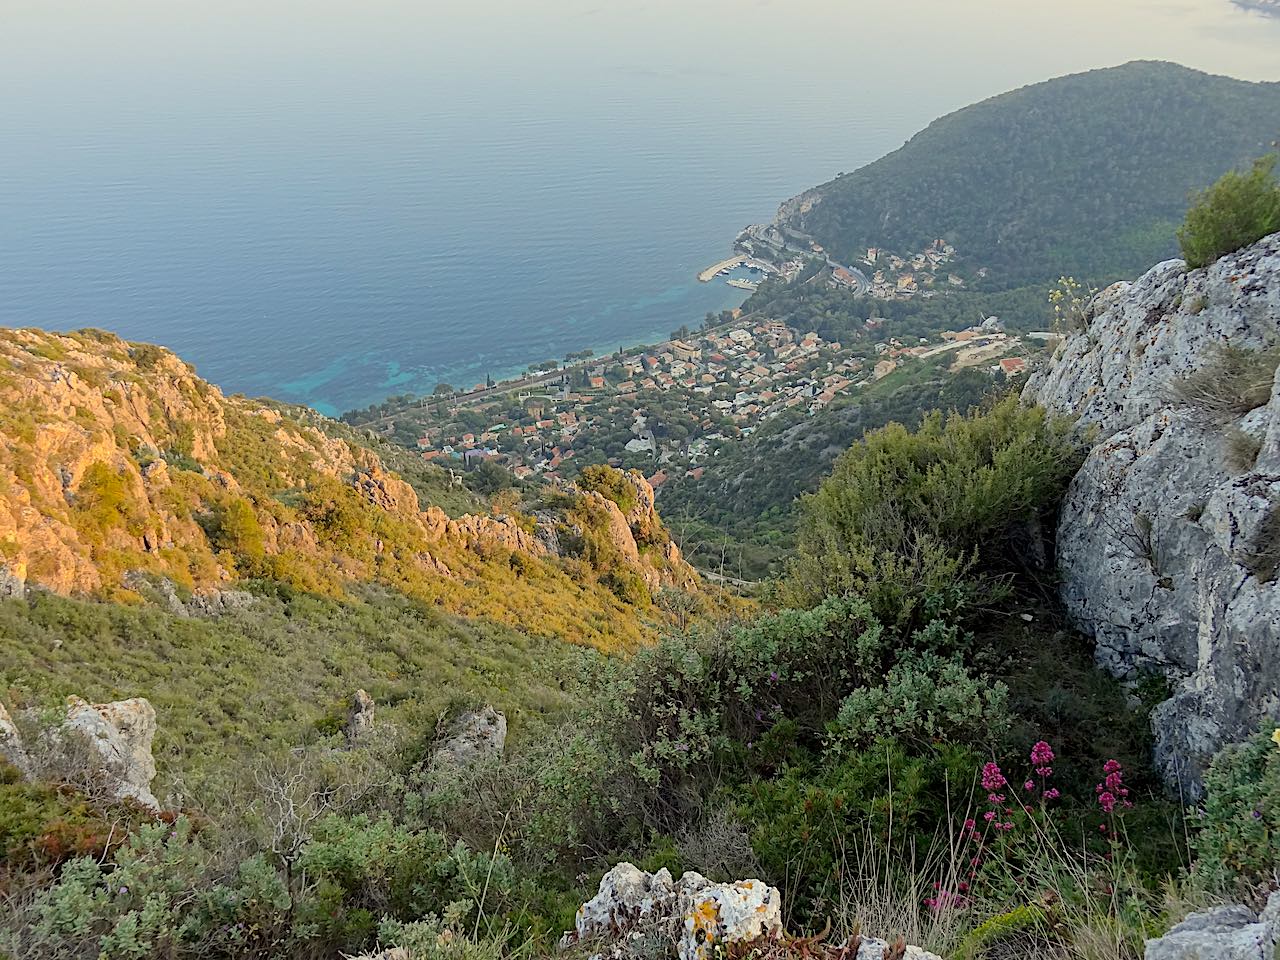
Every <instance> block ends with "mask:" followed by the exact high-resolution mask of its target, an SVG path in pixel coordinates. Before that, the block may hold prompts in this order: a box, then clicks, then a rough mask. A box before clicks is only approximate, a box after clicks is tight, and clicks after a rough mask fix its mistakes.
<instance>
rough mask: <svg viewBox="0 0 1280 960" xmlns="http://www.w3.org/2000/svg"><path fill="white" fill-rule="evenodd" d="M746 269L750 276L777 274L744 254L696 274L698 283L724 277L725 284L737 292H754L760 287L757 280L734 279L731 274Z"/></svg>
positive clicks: (771, 268)
mask: <svg viewBox="0 0 1280 960" xmlns="http://www.w3.org/2000/svg"><path fill="white" fill-rule="evenodd" d="M744 268H745V269H746V270H747V271H749V272H750V273H752V274H756V275H764V276H767V275H768V274H770V273H777V269H776V268H775V267H774V266H773V265H772V264H769V263H766V262H765V261H763V260H757V259H756V258H755V257H751V256H747V255H745V254H738V255H737V256H733V257H730V258H729V259H727V260H721V261H720V262H719V263H713V264H712V265H711V266H709V267H707V269H705V270H703V271H702V272H701V273H699V274H698V282H699V283H710V282H711V281H712V280H714V279H716V278H717V277H724V278H725V283H727V284H728V285H729V286H731V287H736V288H737V289H739V290H754V289H756V287H758V286H759V285H760V283H759V280H754V279H751V278H750V277H741V276H739V277H735V276H733V275H732V274H733V273H734V271H736V270H739V269H744Z"/></svg>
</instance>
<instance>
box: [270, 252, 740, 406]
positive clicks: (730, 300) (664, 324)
mask: <svg viewBox="0 0 1280 960" xmlns="http://www.w3.org/2000/svg"><path fill="white" fill-rule="evenodd" d="M734 259H735V260H737V259H745V258H742V257H740V256H739V257H735V258H734ZM720 286H723V287H724V288H725V295H724V296H723V297H722V298H721V299H722V301H723V302H724V304H725V305H724V306H721V307H719V309H713V310H711V311H710V312H713V313H716V314H719V313H721V312H723V311H724V310H736V309H739V308H740V307H741V306H742V304H743V303H745V302H746V301H747V300H748V299H749V298H750V296H751V292H752V291H749V290H744V289H739V288H734V287H730V286H729V285H728V284H727V283H726V284H721V285H720ZM703 287H704V285H703V284H697V285H695V287H694V288H695V289H698V288H703ZM656 299H660V298H656ZM704 317H705V312H703V313H694V312H683V313H679V314H674V315H672V316H670V317H667V318H664V319H662V320H661V321H655V322H654V323H653V324H652V325H646V326H645V327H643V328H640V329H636V328H634V327H633V328H632V329H631V330H629V331H628V332H627V333H626V334H625V335H623V336H620V337H613V338H610V339H607V340H602V339H601V338H600V337H599V335H598V334H590V335H589V336H588V337H584V338H583V339H582V340H579V341H576V342H575V343H574V344H571V345H567V346H564V347H563V348H562V349H560V350H559V351H558V352H559V354H560V355H559V357H555V356H551V355H548V354H541V355H536V356H535V355H530V356H526V357H525V358H522V359H521V360H520V361H519V362H511V363H504V364H494V365H492V366H491V367H489V366H486V367H485V368H484V369H483V372H481V367H480V366H478V365H476V364H474V363H472V364H466V365H461V364H459V365H456V366H454V367H452V368H449V367H445V368H442V369H441V370H440V371H439V372H438V373H436V374H435V375H434V377H421V378H419V377H412V378H405V379H404V382H403V383H402V384H399V385H397V387H395V388H391V389H388V390H387V391H386V392H385V393H383V394H381V395H380V396H379V398H378V399H376V400H373V401H371V402H370V403H366V404H364V405H363V406H347V405H344V406H343V407H342V408H341V409H337V408H336V407H335V406H334V405H332V404H329V403H325V402H323V401H312V400H306V399H303V400H293V401H289V402H294V403H299V404H301V405H304V406H309V407H312V408H313V409H316V410H317V411H319V412H320V413H322V414H324V415H325V416H328V417H332V418H333V419H342V418H343V417H344V416H346V415H347V414H349V413H355V412H357V411H359V410H364V409H368V408H369V407H370V406H378V405H379V404H382V403H385V402H387V400H389V399H390V398H391V397H394V396H398V395H400V394H403V393H413V394H415V395H416V396H420V397H421V396H428V395H430V393H431V391H432V390H433V389H434V388H435V387H436V385H438V384H440V383H449V384H451V385H452V386H454V387H455V388H457V390H456V393H455V394H454V395H455V396H456V397H457V398H458V399H459V400H465V399H467V398H470V397H473V396H477V395H478V394H477V393H476V391H475V390H474V389H473V388H474V387H475V386H476V385H478V383H479V381H480V380H482V379H483V378H484V377H485V375H486V374H488V375H489V376H490V377H492V379H493V384H494V386H493V389H494V390H495V391H497V392H501V391H502V390H503V389H507V390H509V389H512V388H513V387H515V386H518V385H520V384H521V383H524V382H526V381H527V382H530V383H534V382H541V381H542V380H544V379H549V378H553V377H555V376H558V375H559V374H560V373H563V372H564V371H566V370H573V369H575V368H576V367H578V366H581V365H583V364H589V363H595V362H599V359H600V358H601V357H607V356H610V355H612V354H615V353H617V352H618V350H619V349H622V350H623V351H624V352H629V351H635V350H640V349H642V348H645V347H656V346H658V345H660V344H663V343H668V342H670V339H671V337H670V334H671V331H672V330H673V329H675V328H678V327H679V326H680V325H681V324H686V325H688V326H689V327H690V328H691V329H696V328H697V327H699V326H700V325H701V323H702V320H703V318H704ZM583 350H591V351H592V355H591V357H589V358H586V359H584V360H583V361H581V362H572V363H564V362H563V357H564V356H566V355H568V354H572V353H580V352H581V351H583ZM552 359H556V360H559V361H561V366H560V367H558V368H557V369H556V370H553V371H548V376H544V375H543V374H537V375H535V376H533V377H531V376H529V375H528V374H527V373H526V371H527V370H528V369H529V367H530V365H532V364H536V363H540V362H545V361H549V360H552ZM462 373H470V374H471V375H468V376H465V377H464V376H462V375H461V374H462ZM486 394H487V391H485V392H484V393H482V394H479V395H486Z"/></svg>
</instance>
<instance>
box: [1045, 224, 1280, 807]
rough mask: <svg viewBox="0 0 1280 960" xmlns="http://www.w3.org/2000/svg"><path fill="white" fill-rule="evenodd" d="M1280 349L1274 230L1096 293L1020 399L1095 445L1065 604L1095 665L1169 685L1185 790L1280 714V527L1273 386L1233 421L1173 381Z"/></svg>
mask: <svg viewBox="0 0 1280 960" xmlns="http://www.w3.org/2000/svg"><path fill="white" fill-rule="evenodd" d="M1278 339H1280V234H1277V235H1274V236H1271V237H1268V238H1266V239H1264V240H1262V241H1260V242H1259V243H1257V244H1255V245H1253V246H1251V247H1248V248H1246V249H1244V250H1242V251H1240V252H1238V253H1236V254H1233V255H1232V256H1229V257H1226V258H1224V259H1222V260H1220V261H1218V262H1217V263H1215V264H1213V265H1212V266H1210V267H1208V268H1205V269H1202V270H1193V271H1187V270H1186V267H1185V265H1184V264H1183V263H1182V262H1181V261H1169V262H1166V263H1162V264H1159V265H1158V266H1156V267H1154V268H1153V269H1152V270H1150V271H1149V272H1148V273H1147V274H1145V275H1144V276H1143V277H1142V278H1140V279H1139V280H1137V281H1135V282H1133V283H1121V284H1116V285H1115V286H1113V287H1110V288H1108V289H1107V290H1105V291H1103V292H1102V293H1100V294H1099V295H1098V296H1097V297H1095V298H1094V300H1093V302H1092V303H1091V304H1090V306H1089V308H1088V310H1087V311H1086V313H1085V316H1084V318H1083V323H1082V324H1081V327H1080V329H1077V330H1075V331H1073V332H1070V333H1068V334H1067V336H1066V337H1065V339H1064V340H1063V342H1062V343H1061V344H1060V345H1059V347H1058V349H1057V351H1056V352H1055V354H1054V356H1053V358H1052V360H1051V361H1050V362H1049V363H1048V364H1047V365H1045V366H1044V367H1043V368H1041V369H1039V370H1037V371H1035V372H1034V373H1033V375H1032V377H1031V378H1030V380H1029V381H1028V384H1027V387H1026V390H1025V392H1024V394H1023V396H1024V399H1026V400H1028V401H1032V402H1036V403H1040V404H1042V405H1043V406H1044V407H1045V408H1046V409H1048V410H1049V411H1050V412H1051V413H1057V414H1065V415H1069V416H1072V417H1075V418H1077V424H1078V429H1079V431H1080V435H1081V436H1082V437H1083V438H1087V440H1088V442H1089V443H1090V444H1091V445H1092V449H1091V451H1090V453H1089V455H1088V458H1087V459H1086V461H1085V464H1084V466H1083V467H1082V468H1081V470H1080V472H1079V473H1078V474H1077V476H1076V477H1075V478H1074V480H1073V481H1072V483H1071V486H1070V489H1069V490H1068V493H1067V496H1066V499H1065V501H1064V504H1063V507H1062V510H1061V514H1060V516H1059V523H1058V531H1057V550H1058V556H1057V561H1058V568H1059V571H1060V575H1061V588H1060V589H1061V595H1062V599H1063V602H1064V604H1065V606H1066V609H1067V613H1068V615H1069V616H1070V618H1071V619H1072V621H1073V623H1074V624H1075V626H1076V627H1078V628H1079V629H1080V630H1082V631H1083V632H1085V633H1086V634H1088V635H1090V636H1092V637H1093V639H1094V641H1095V652H1096V658H1097V661H1098V663H1099V664H1100V665H1101V666H1103V667H1104V668H1106V669H1107V670H1109V671H1110V672H1111V673H1113V674H1114V675H1116V676H1117V677H1120V678H1123V679H1125V680H1126V681H1130V682H1136V681H1137V680H1138V679H1139V678H1141V677H1142V676H1143V675H1148V674H1156V675H1159V676H1162V677H1164V678H1165V679H1166V680H1167V681H1168V682H1169V683H1170V686H1171V689H1172V696H1171V697H1170V698H1169V699H1168V700H1166V701H1165V702H1164V703H1162V704H1161V705H1160V706H1159V707H1157V709H1156V710H1155V712H1154V714H1153V725H1154V733H1155V741H1156V761H1157V764H1158V766H1159V767H1160V769H1161V770H1162V772H1163V774H1164V776H1165V779H1166V781H1167V782H1169V783H1170V784H1172V785H1176V786H1178V787H1179V788H1180V789H1181V791H1182V792H1183V793H1184V795H1187V796H1193V797H1194V796H1196V795H1197V794H1198V792H1199V790H1200V787H1201V779H1202V776H1203V773H1204V771H1205V769H1206V768H1207V766H1208V763H1209V760H1210V759H1211V758H1212V756H1213V754H1214V753H1216V752H1217V750H1219V749H1220V748H1221V747H1222V746H1223V745H1225V744H1227V743H1231V742H1234V741H1237V740H1240V739H1243V738H1244V737H1245V736H1247V735H1248V734H1249V733H1251V732H1252V731H1253V730H1255V729H1257V727H1258V726H1259V725H1260V724H1261V723H1264V722H1273V721H1275V720H1277V719H1280V585H1278V584H1277V583H1276V581H1275V579H1274V577H1273V576H1272V575H1271V574H1270V573H1269V572H1268V570H1267V569H1266V564H1259V563H1258V562H1257V558H1258V557H1259V554H1260V552H1265V551H1267V550H1273V549H1274V544H1275V542H1276V538H1277V534H1278V532H1280V384H1277V385H1276V389H1275V390H1274V391H1273V393H1272V395H1271V398H1270V402H1268V403H1265V404H1264V405H1263V406H1261V407H1259V408H1256V409H1254V410H1252V411H1250V412H1248V413H1245V414H1243V415H1240V416H1238V417H1236V418H1235V419H1233V420H1231V421H1230V422H1226V423H1224V422H1222V420H1221V418H1213V417H1209V416H1206V415H1204V413H1203V412H1202V411H1199V410H1197V409H1196V408H1195V407H1193V406H1191V405H1189V404H1187V403H1185V402H1184V401H1182V400H1181V399H1180V398H1179V396H1178V394H1177V392H1176V390H1175V384H1176V383H1177V382H1178V381H1179V380H1180V378H1183V377H1185V376H1186V375H1188V374H1190V373H1192V372H1193V371H1196V370H1198V369H1200V368H1202V367H1203V366H1204V365H1205V364H1206V363H1207V362H1210V360H1211V359H1212V358H1213V356H1214V349H1215V347H1217V346H1218V345H1225V344H1230V345H1231V346H1233V347H1243V348H1247V349H1258V350H1261V349H1265V348H1267V347H1269V346H1270V345H1272V344H1274V343H1275V342H1277V340H1278ZM1251 446H1256V448H1257V450H1258V453H1257V456H1256V457H1255V458H1253V460H1252V462H1247V458H1246V461H1245V462H1242V458H1241V456H1240V450H1241V449H1248V448H1249V447H1251Z"/></svg>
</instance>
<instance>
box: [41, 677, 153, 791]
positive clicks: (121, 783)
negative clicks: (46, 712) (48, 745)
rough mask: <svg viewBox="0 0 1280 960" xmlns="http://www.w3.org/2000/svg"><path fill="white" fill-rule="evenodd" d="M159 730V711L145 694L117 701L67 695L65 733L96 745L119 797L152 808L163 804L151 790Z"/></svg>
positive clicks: (92, 746) (62, 733)
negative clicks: (90, 700) (153, 749)
mask: <svg viewBox="0 0 1280 960" xmlns="http://www.w3.org/2000/svg"><path fill="white" fill-rule="evenodd" d="M155 734H156V711H155V708H154V707H152V706H151V703H150V701H148V700H146V699H144V698H142V697H134V698H133V699H131V700H118V701H116V702H114V703H94V704H91V703H87V702H85V701H84V700H82V699H80V698H79V697H68V698H67V717H66V721H65V723H64V724H63V729H62V732H61V736H64V737H65V736H78V737H81V738H82V739H83V740H84V742H85V743H87V744H88V745H89V746H90V747H91V748H93V749H94V750H95V751H96V752H97V754H98V756H99V758H100V759H101V761H102V764H103V767H104V768H105V770H106V771H107V773H108V774H109V775H110V776H111V778H112V779H113V781H114V784H113V786H114V793H115V796H116V799H119V800H126V799H128V800H134V801H136V802H137V803H140V804H142V806H144V807H148V808H150V809H152V810H158V809H160V804H159V802H158V801H157V800H156V798H155V795H154V794H152V792H151V781H152V780H154V779H155V775H156V765H155V761H154V760H153V759H152V757H151V741H152V740H153V739H154V738H155Z"/></svg>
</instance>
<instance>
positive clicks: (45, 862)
mask: <svg viewBox="0 0 1280 960" xmlns="http://www.w3.org/2000/svg"><path fill="white" fill-rule="evenodd" d="M122 812H123V811H112V817H111V819H108V815H107V814H105V813H104V812H103V811H101V810H98V809H97V808H96V807H94V806H93V805H92V804H91V803H89V802H88V801H87V800H86V799H85V798H84V797H82V796H81V795H79V794H77V793H75V792H74V791H73V790H70V789H67V788H60V787H57V786H54V785H52V784H44V783H27V782H24V781H23V780H22V778H21V776H20V775H19V773H18V771H17V770H15V769H14V768H13V767H11V766H9V765H7V764H5V763H4V761H2V760H0V855H3V856H2V859H3V862H4V866H5V867H6V868H7V869H9V870H15V871H16V870H22V871H28V870H34V869H37V868H40V867H45V866H56V865H58V864H60V863H62V862H63V861H64V860H67V859H69V858H71V857H79V856H92V857H102V856H103V855H105V854H106V853H107V852H108V851H109V849H110V847H111V846H112V844H113V842H115V843H118V842H119V839H120V837H121V835H122V833H123V831H122V830H121V829H120V828H119V827H118V826H117V827H116V828H115V829H114V830H113V823H112V821H113V820H115V819H118V818H119V815H120V814H121V813H122Z"/></svg>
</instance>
